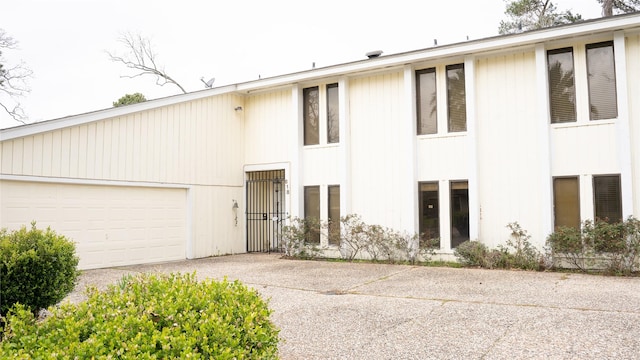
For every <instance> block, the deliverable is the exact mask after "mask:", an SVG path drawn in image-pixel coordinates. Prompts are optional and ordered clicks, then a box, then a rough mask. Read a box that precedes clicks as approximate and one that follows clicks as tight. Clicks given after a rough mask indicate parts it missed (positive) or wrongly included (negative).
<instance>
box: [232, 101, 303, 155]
mask: <svg viewBox="0 0 640 360" xmlns="http://www.w3.org/2000/svg"><path fill="white" fill-rule="evenodd" d="M291 98H292V96H291V90H290V89H279V90H276V91H272V92H264V93H259V94H255V95H249V96H247V98H246V106H245V110H244V111H243V112H244V124H245V138H244V139H245V140H244V141H242V140H239V141H240V142H242V143H243V146H244V152H245V157H244V164H250V165H253V164H266V163H278V162H283V161H289V160H290V158H291V156H292V155H291V154H290V147H289V143H290V142H291V141H292V140H293V139H291V136H292V135H293V134H292V133H291V131H290V129H291V127H292V125H291V123H292V122H293V121H296V120H295V119H293V118H292V114H293V112H292V110H291V109H292V106H293V105H292V101H291Z"/></svg>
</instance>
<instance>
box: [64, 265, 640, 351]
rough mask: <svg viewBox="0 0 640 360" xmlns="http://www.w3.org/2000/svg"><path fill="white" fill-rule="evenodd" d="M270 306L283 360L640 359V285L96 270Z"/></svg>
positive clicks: (346, 273) (531, 277)
mask: <svg viewBox="0 0 640 360" xmlns="http://www.w3.org/2000/svg"><path fill="white" fill-rule="evenodd" d="M193 271H196V272H197V275H198V277H201V278H205V277H206V278H209V277H213V278H217V279H221V278H223V277H224V276H227V277H228V278H229V279H230V280H235V279H239V280H241V281H242V282H244V283H245V284H247V285H249V286H251V287H254V288H255V289H257V290H258V291H259V292H260V294H262V295H263V296H264V297H265V298H269V299H270V303H269V304H270V307H271V308H272V309H274V314H273V315H272V319H273V321H274V322H275V323H276V324H277V325H278V326H279V327H280V329H281V333H280V335H281V338H282V341H281V344H280V355H281V357H282V358H283V359H516V358H517V359H639V358H640V278H617V277H605V276H592V275H581V274H564V273H537V272H524V271H501V270H480V269H451V268H433V267H422V266H407V265H383V264H361V263H342V262H323V261H298V260H284V259H281V258H280V255H278V254H243V255H234V256H223V257H216V258H208V259H200V260H188V261H180V262H172V263H165V264H154V265H144V266H130V267H123V268H112V269H101V270H91V271H86V272H85V273H84V274H83V275H82V277H81V280H80V283H79V285H78V287H77V291H76V292H74V293H72V294H71V295H70V296H69V297H68V299H69V300H71V301H79V300H81V299H82V294H81V291H82V289H84V287H85V286H86V285H87V284H95V285H98V286H99V287H105V286H106V284H108V283H114V282H115V281H117V280H118V279H120V278H121V277H122V276H123V275H124V274H127V273H136V272H193Z"/></svg>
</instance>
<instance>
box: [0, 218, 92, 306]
mask: <svg viewBox="0 0 640 360" xmlns="http://www.w3.org/2000/svg"><path fill="white" fill-rule="evenodd" d="M77 266H78V257H77V256H76V255H75V244H74V243H73V242H71V241H70V240H68V239H67V238H65V237H64V236H62V235H58V234H56V233H55V231H53V230H51V229H50V228H47V229H46V230H44V231H43V230H40V229H37V228H36V224H35V222H33V223H31V229H30V230H27V228H26V227H25V226H23V227H22V228H20V230H14V231H12V232H7V231H6V230H2V231H0V275H1V276H0V290H1V292H0V314H6V312H7V310H8V309H9V308H10V307H11V306H12V305H13V304H15V303H20V304H22V305H24V306H25V308H26V309H29V310H30V311H32V312H34V313H35V312H37V311H39V310H40V309H43V308H46V307H48V306H51V305H54V304H56V303H58V302H59V301H61V300H62V299H63V298H64V297H65V296H67V294H69V293H70V292H71V291H73V289H74V287H75V284H76V280H77V278H78V275H79V272H78V270H77Z"/></svg>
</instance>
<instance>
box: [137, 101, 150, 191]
mask: <svg viewBox="0 0 640 360" xmlns="http://www.w3.org/2000/svg"><path fill="white" fill-rule="evenodd" d="M147 114H148V112H143V113H142V114H140V117H139V121H140V137H139V138H138V139H139V140H140V166H139V168H138V171H139V173H140V175H139V177H138V178H137V179H136V180H138V181H144V180H148V178H149V146H150V145H149V119H148V117H147Z"/></svg>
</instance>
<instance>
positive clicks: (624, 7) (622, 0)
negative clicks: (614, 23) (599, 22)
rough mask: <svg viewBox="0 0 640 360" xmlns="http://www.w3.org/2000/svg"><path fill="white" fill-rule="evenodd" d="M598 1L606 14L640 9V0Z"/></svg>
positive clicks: (603, 13) (610, 14)
mask: <svg viewBox="0 0 640 360" xmlns="http://www.w3.org/2000/svg"><path fill="white" fill-rule="evenodd" d="M598 3H600V4H601V5H602V15H604V16H612V15H613V14H624V13H632V12H636V11H640V0H598Z"/></svg>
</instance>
